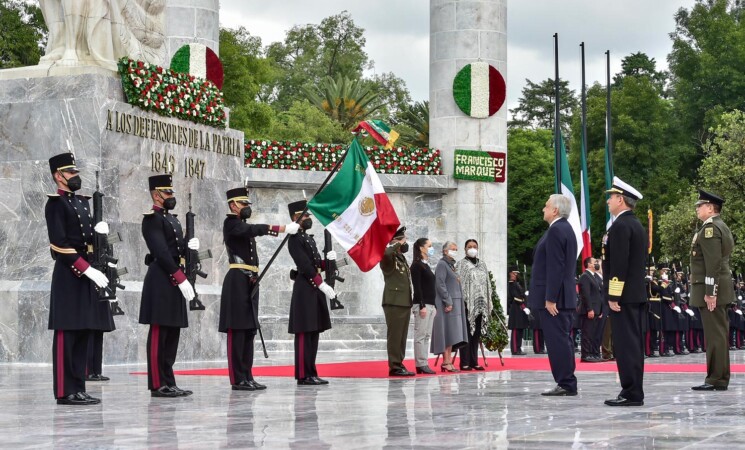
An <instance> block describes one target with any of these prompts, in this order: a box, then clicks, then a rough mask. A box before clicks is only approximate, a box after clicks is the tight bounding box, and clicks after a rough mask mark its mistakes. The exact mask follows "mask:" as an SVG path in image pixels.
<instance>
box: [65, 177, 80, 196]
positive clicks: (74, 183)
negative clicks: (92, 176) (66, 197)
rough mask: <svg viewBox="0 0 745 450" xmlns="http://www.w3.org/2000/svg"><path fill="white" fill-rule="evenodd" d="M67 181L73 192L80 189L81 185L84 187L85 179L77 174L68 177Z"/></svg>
mask: <svg viewBox="0 0 745 450" xmlns="http://www.w3.org/2000/svg"><path fill="white" fill-rule="evenodd" d="M66 182H67V187H68V188H69V189H70V190H71V191H72V192H75V191H77V190H79V189H80V188H81V187H83V180H81V179H80V176H79V175H75V176H74V177H70V178H68V179H67V181H66Z"/></svg>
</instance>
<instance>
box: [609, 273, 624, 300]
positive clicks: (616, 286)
mask: <svg viewBox="0 0 745 450" xmlns="http://www.w3.org/2000/svg"><path fill="white" fill-rule="evenodd" d="M624 284H625V282H624V281H619V280H618V277H613V278H612V279H611V280H610V281H609V282H608V295H610V296H611V297H620V296H621V294H623V285H624Z"/></svg>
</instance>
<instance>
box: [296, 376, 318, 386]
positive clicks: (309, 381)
mask: <svg viewBox="0 0 745 450" xmlns="http://www.w3.org/2000/svg"><path fill="white" fill-rule="evenodd" d="M297 385H298V386H320V385H321V382H320V381H318V380H316V379H315V378H313V377H308V378H301V379H300V380H297Z"/></svg>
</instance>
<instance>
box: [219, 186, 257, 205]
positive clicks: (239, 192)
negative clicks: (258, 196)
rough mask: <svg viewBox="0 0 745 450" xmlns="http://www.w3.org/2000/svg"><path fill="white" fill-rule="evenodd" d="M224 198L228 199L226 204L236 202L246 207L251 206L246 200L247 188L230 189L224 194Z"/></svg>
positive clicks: (249, 201) (247, 199)
mask: <svg viewBox="0 0 745 450" xmlns="http://www.w3.org/2000/svg"><path fill="white" fill-rule="evenodd" d="M225 197H226V198H227V199H228V202H238V203H244V204H246V205H250V204H251V200H249V198H248V188H246V187H239V188H235V189H230V190H229V191H227V192H225Z"/></svg>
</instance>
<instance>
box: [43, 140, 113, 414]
mask: <svg viewBox="0 0 745 450" xmlns="http://www.w3.org/2000/svg"><path fill="white" fill-rule="evenodd" d="M49 169H50V170H51V172H52V177H53V179H54V181H55V183H56V184H57V192H56V193H55V194H49V195H48V197H49V198H48V200H47V204H46V207H45V209H44V215H45V217H46V222H47V231H48V233H49V246H50V248H51V252H52V259H54V260H55V263H54V271H53V272H52V289H51V293H50V296H49V329H50V330H54V338H53V343H52V355H53V356H52V371H53V372H54V377H53V386H54V396H55V398H56V399H57V403H58V404H62V405H92V404H97V403H100V402H101V400H100V399H97V398H93V397H91V396H90V395H88V394H87V393H86V392H85V366H86V360H87V354H88V341H89V340H90V337H91V330H113V329H114V321H113V318H112V316H111V311H110V310H109V302H107V301H103V302H102V301H99V298H98V297H99V296H98V292H97V291H96V287H99V288H104V287H106V286H107V285H108V282H109V280H108V279H107V278H106V276H105V275H104V274H103V273H101V271H99V270H97V269H95V268H94V267H91V266H90V264H89V262H88V261H89V260H90V257H91V254H92V253H93V241H94V236H93V233H102V234H108V232H109V226H108V224H106V222H99V223H97V224H95V226H94V224H93V223H92V218H91V208H90V204H89V202H88V197H83V196H80V195H76V194H75V192H76V191H78V190H79V189H80V188H81V185H82V181H81V179H80V175H78V173H79V171H78V169H77V167H76V166H75V156H74V155H73V154H72V153H62V154H60V155H57V156H53V157H52V158H50V159H49Z"/></svg>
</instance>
